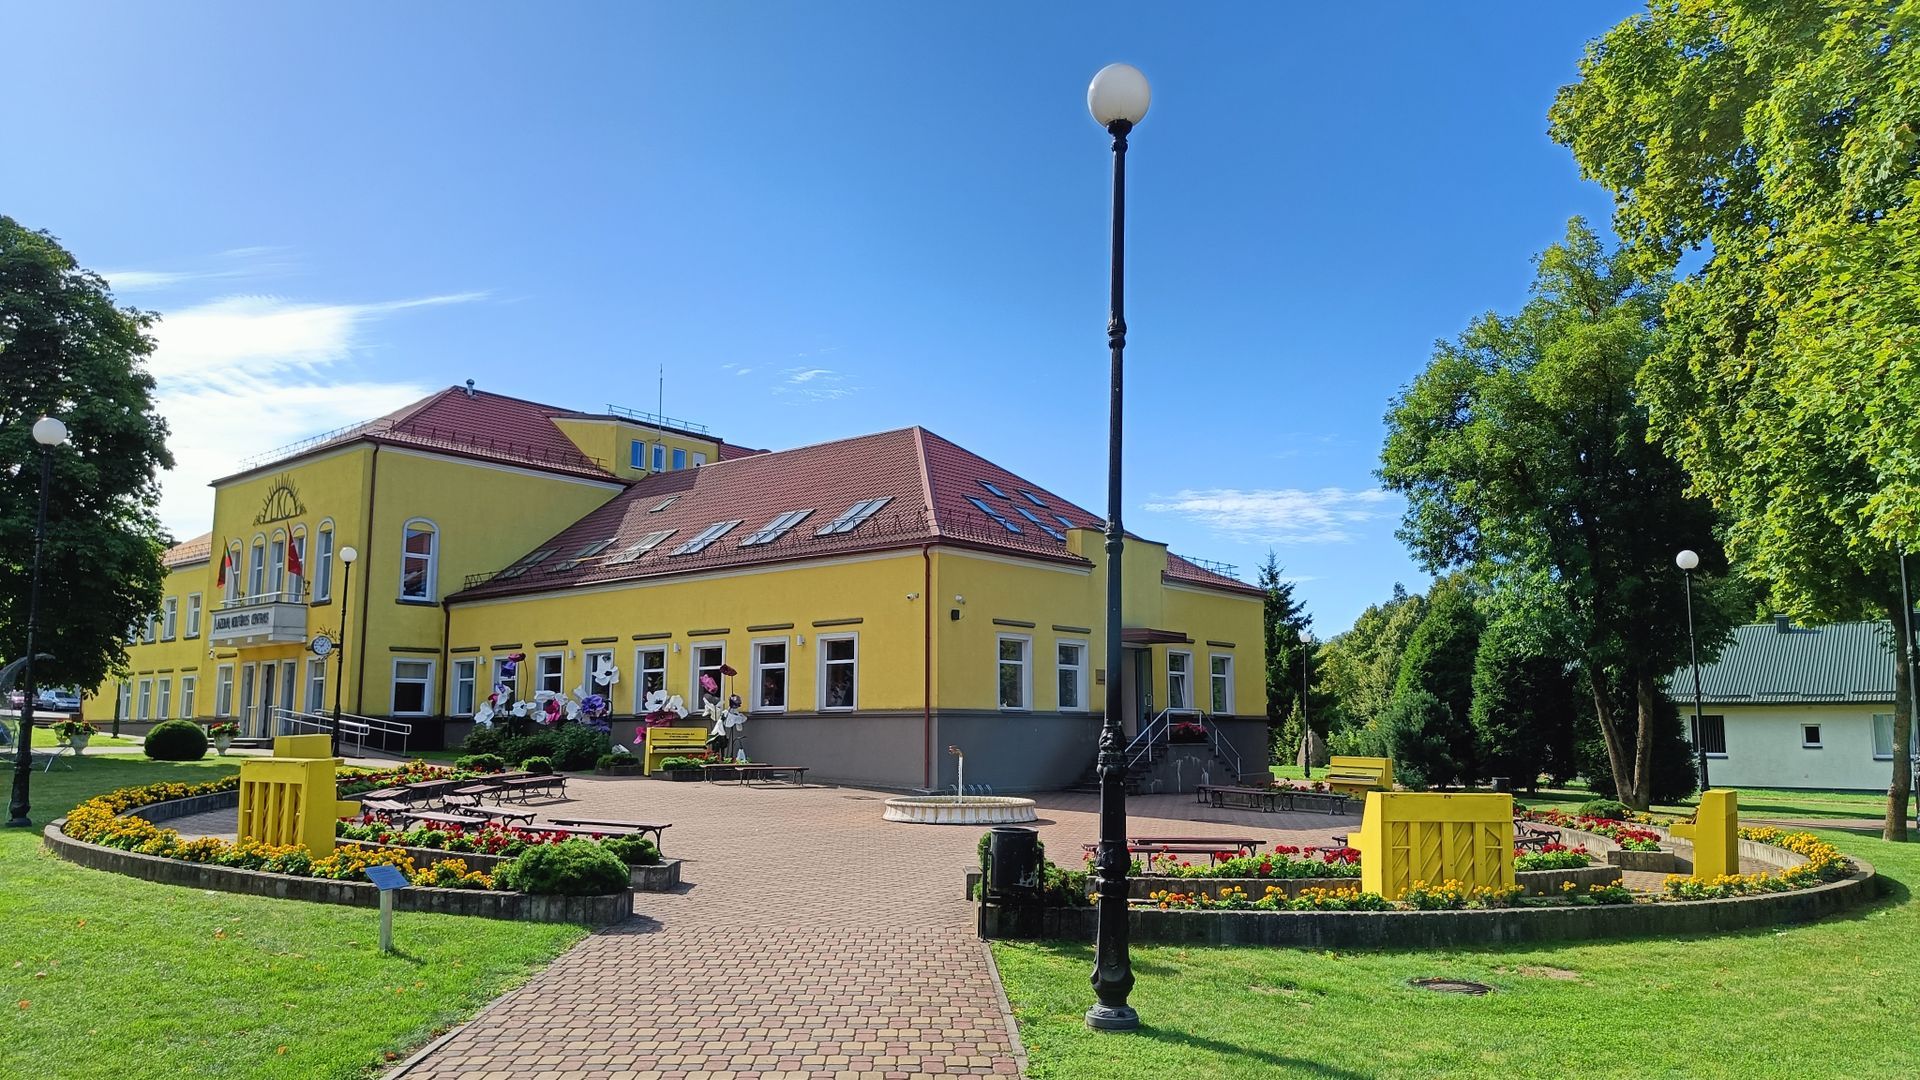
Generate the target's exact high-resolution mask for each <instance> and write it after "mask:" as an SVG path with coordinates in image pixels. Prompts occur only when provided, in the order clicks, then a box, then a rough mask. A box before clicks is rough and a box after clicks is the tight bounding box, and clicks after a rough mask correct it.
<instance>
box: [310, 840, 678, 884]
mask: <svg viewBox="0 0 1920 1080" xmlns="http://www.w3.org/2000/svg"><path fill="white" fill-rule="evenodd" d="M334 843H335V844H336V845H337V846H339V847H358V848H379V847H396V846H398V845H395V844H376V843H374V842H372V841H371V840H347V839H340V840H336V841H334ZM400 850H401V851H404V852H406V853H407V857H408V858H410V859H412V860H413V864H414V865H415V866H417V867H421V868H422V869H424V868H426V867H428V866H431V865H433V864H434V863H437V862H439V861H441V860H443V859H465V860H466V861H467V869H469V870H478V871H480V872H481V873H483V874H492V873H493V872H494V871H495V870H498V869H499V868H500V866H501V864H502V863H510V862H512V861H513V860H512V859H510V858H508V857H507V856H505V855H488V854H486V853H484V852H479V851H452V850H449V849H447V848H423V847H401V848H400ZM627 870H628V873H629V875H630V877H631V878H632V881H633V890H634V891H635V892H667V891H669V890H671V889H674V888H676V887H678V886H679V884H680V860H679V859H662V860H661V861H659V862H657V863H651V864H640V865H633V864H629V865H628V866H627Z"/></svg>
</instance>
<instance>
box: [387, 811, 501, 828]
mask: <svg viewBox="0 0 1920 1080" xmlns="http://www.w3.org/2000/svg"><path fill="white" fill-rule="evenodd" d="M407 816H408V817H409V818H412V819H413V820H415V821H419V822H424V823H426V824H428V825H458V826H460V827H461V828H463V829H470V828H474V827H476V826H480V825H485V824H486V823H487V819H486V818H483V817H475V816H474V815H472V814H443V813H441V812H439V811H437V810H409V811H407Z"/></svg>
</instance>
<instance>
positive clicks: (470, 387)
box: [467, 379, 473, 397]
mask: <svg viewBox="0 0 1920 1080" xmlns="http://www.w3.org/2000/svg"><path fill="white" fill-rule="evenodd" d="M467 396H468V397H472V396H473V380H472V379H468V380H467Z"/></svg>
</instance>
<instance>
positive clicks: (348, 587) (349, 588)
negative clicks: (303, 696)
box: [332, 546, 360, 757]
mask: <svg viewBox="0 0 1920 1080" xmlns="http://www.w3.org/2000/svg"><path fill="white" fill-rule="evenodd" d="M359 557H360V553H359V552H358V551H355V550H354V549H353V548H352V547H351V546H348V547H343V548H341V549H340V645H339V648H338V652H339V653H340V670H339V673H338V677H337V678H335V679H334V680H333V732H332V735H333V756H334V757H339V756H340V691H341V690H342V689H344V688H345V687H346V682H347V605H348V604H351V603H352V602H353V560H355V559H357V558H359Z"/></svg>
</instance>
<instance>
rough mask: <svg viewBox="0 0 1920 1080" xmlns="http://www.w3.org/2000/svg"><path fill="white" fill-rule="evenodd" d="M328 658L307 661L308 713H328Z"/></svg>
mask: <svg viewBox="0 0 1920 1080" xmlns="http://www.w3.org/2000/svg"><path fill="white" fill-rule="evenodd" d="M327 660H328V658H327V657H324V656H314V657H309V658H308V659H307V678H306V693H305V694H303V695H302V696H303V697H305V698H306V699H307V711H308V712H310V713H323V712H326V711H327Z"/></svg>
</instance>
